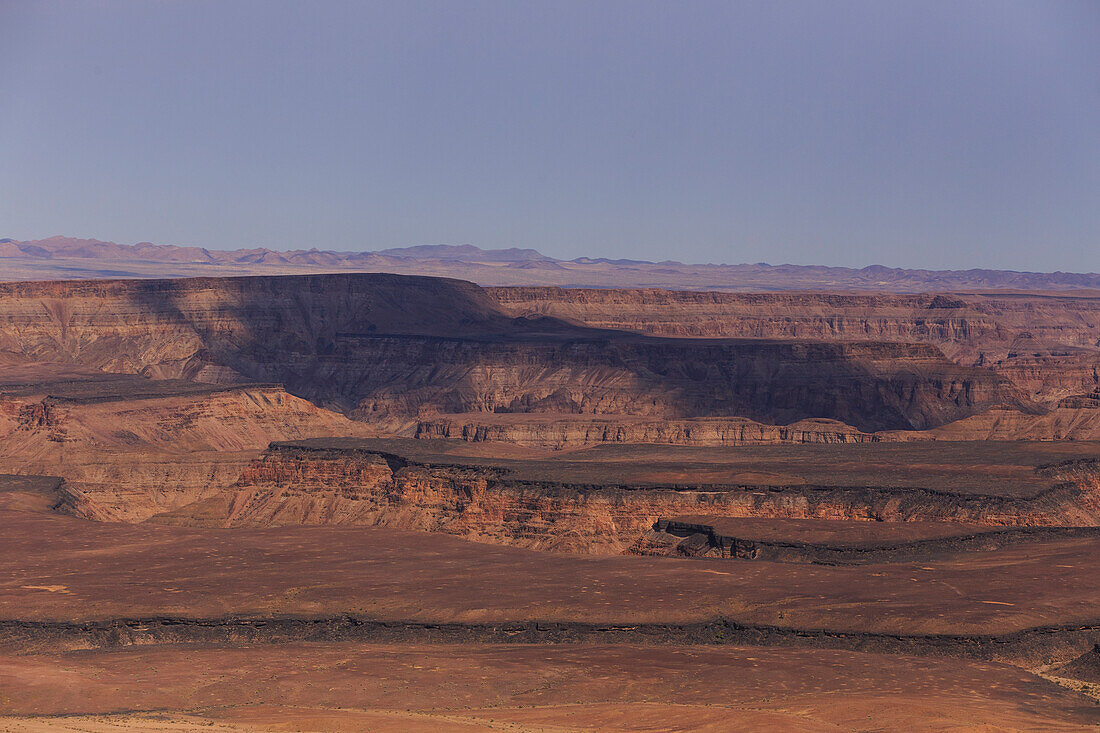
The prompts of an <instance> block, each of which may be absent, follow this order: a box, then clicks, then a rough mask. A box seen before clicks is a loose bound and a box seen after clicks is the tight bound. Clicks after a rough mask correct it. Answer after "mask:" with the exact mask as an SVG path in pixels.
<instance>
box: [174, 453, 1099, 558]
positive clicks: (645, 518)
mask: <svg viewBox="0 0 1100 733" xmlns="http://www.w3.org/2000/svg"><path fill="white" fill-rule="evenodd" d="M1043 470H1045V471H1047V472H1048V474H1049V475H1051V476H1056V477H1061V478H1062V479H1063V480H1062V481H1061V482H1060V483H1056V484H1054V485H1053V486H1051V487H1050V488H1048V489H1045V490H1043V491H1040V492H1039V493H1037V494H1034V495H1032V496H1023V497H1011V496H1002V495H997V496H993V495H983V494H977V493H950V492H946V491H939V490H931V489H921V488H896V489H891V488H874V487H837V486H813V485H797V486H771V485H767V486H764V485H728V486H722V485H707V486H691V485H680V486H677V485H665V486H659V485H653V486H631V485H613V484H603V485H597V484H570V483H561V482H555V481H532V480H524V479H519V478H516V477H515V476H514V475H512V474H511V473H510V471H509V470H508V469H504V468H499V467H493V466H487V465H477V464H463V463H453V464H431V463H420V462H415V461H411V460H409V459H407V458H404V457H401V456H398V455H394V454H388V453H384V452H380V451H377V450H369V449H363V448H323V447H314V446H312V445H307V444H301V443H289V444H276V445H273V446H272V447H271V448H270V449H269V450H268V451H267V452H266V453H265V454H264V455H263V456H262V457H260V458H258V459H257V460H255V461H254V462H253V463H252V464H251V465H250V466H249V467H248V468H247V469H246V470H245V471H244V472H243V473H242V474H241V476H240V479H239V480H238V481H237V482H236V484H235V485H234V486H233V487H232V489H231V490H229V491H227V492H224V493H222V494H221V495H219V496H217V497H213V498H211V499H208V500H206V501H205V502H201V503H199V504H198V505H192V506H184V507H181V508H180V509H178V510H176V511H174V512H171V513H166V514H163V515H160V516H157V517H154V521H157V522H165V523H173V524H205V525H210V524H215V525H220V526H265V527H266V526H277V525H287V524H290V525H294V524H361V525H368V526H375V525H377V526H389V527H396V528H402V529H417V530H425V531H433V532H447V533H450V534H457V535H460V536H463V537H466V538H469V539H473V540H477V541H482V542H492V543H497V544H507V545H516V546H521V547H530V548H536V549H544V550H564V551H571V552H589V553H618V552H626V551H629V550H631V548H634V547H635V546H636V545H637V543H639V542H641V541H644V539H645V536H646V534H647V533H648V532H650V530H651V529H652V528H653V526H654V523H655V522H657V521H658V520H659V519H660V518H661V517H674V516H684V515H692V514H705V515H709V516H720V517H785V518H797V519H844V520H866V521H892V522H909V521H930V522H961V523H966V524H974V525H990V526H1002V527H1012V526H1040V527H1057V526H1097V525H1100V471H1098V470H1097V469H1096V467H1095V462H1094V461H1093V462H1090V461H1075V462H1071V463H1067V464H1064V465H1057V466H1051V467H1048V468H1045V469H1043ZM635 551H637V550H635Z"/></svg>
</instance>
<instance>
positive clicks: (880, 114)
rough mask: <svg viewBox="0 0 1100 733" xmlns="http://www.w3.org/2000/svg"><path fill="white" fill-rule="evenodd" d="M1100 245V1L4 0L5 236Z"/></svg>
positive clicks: (901, 248)
mask: <svg viewBox="0 0 1100 733" xmlns="http://www.w3.org/2000/svg"><path fill="white" fill-rule="evenodd" d="M52 234H66V235H73V236H91V237H98V238H101V239H110V240H115V241H119V242H126V243H133V242H138V241H142V240H149V241H153V242H158V243H171V244H189V245H191V244H193V245H201V246H205V247H210V248H219V249H227V248H236V247H247V246H257V245H263V246H268V247H272V248H276V249H288V248H299V247H303V248H308V247H313V246H316V247H319V248H323V249H343V250H360V249H380V248H385V247H393V246H406V245H413V244H428V243H447V244H475V245H479V246H481V247H509V246H516V247H534V248H537V249H539V250H541V251H543V252H545V253H547V254H550V255H554V256H558V257H576V256H580V255H593V256H609V257H638V258H644V259H654V260H661V259H678V260H683V261H694V262H757V261H767V262H771V263H781V262H792V263H807V264H808V263H823V264H839V265H853V266H863V265H867V264H872V263H881V264H886V265H891V266H907V267H930V268H963V267H976V266H985V267H998V268H1010V269H1030V270H1056V269H1062V270H1076V271H1082V270H1100V2H1098V1H1097V0H1082V1H1081V2H1055V1H1054V0H1035V1H1034V2H1013V1H1011V0H991V1H989V2H964V1H960V0H946V1H944V2H900V1H898V0H870V1H868V2H838V1H830V2H824V1H821V2H817V1H815V2H782V1H776V0H767V1H761V2H724V3H709V2H661V3H653V2H642V1H641V0H629V1H626V2H598V1H595V2H594V1H589V2H575V3H574V2H563V1H562V0H556V1H554V2H545V3H526V2H460V1H456V0H450V1H447V2H410V1H409V0H392V1H391V2H377V3H367V2H348V3H344V2H318V1H316V0H314V1H312V2H295V3H290V2H273V1H272V0H263V1H258V2H237V1H235V0H216V1H215V0H211V1H209V2H205V1H202V0H186V1H183V0H180V1H172V0H138V1H136V2H121V1H119V2H113V1H109V0H100V1H98V2H76V1H67V2H56V3H52V2H30V1H29V0H14V1H10V2H9V1H8V0H0V236H14V237H17V238H20V239H29V238H38V237H44V236H49V235H52Z"/></svg>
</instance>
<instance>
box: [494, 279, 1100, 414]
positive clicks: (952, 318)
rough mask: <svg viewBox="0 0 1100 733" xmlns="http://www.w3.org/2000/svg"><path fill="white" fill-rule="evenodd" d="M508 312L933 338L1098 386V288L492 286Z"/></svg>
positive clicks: (1058, 379) (1063, 391)
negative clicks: (920, 290) (906, 290)
mask: <svg viewBox="0 0 1100 733" xmlns="http://www.w3.org/2000/svg"><path fill="white" fill-rule="evenodd" d="M488 292H489V293H490V294H491V295H492V296H493V297H494V298H495V299H496V301H497V302H498V303H499V304H500V307H501V308H502V309H503V310H505V311H506V312H508V313H510V314H512V315H517V316H518V315H541V316H555V317H559V318H563V319H567V320H571V321H574V322H576V323H584V324H586V325H589V326H593V327H598V328H616V329H624V330H635V331H638V332H641V333H647V334H651V335H659V336H692V337H718V336H721V337H754V338H796V339H815V340H826V341H837V340H865V339H871V340H882V341H904V342H922V343H930V344H935V345H936V346H937V347H939V348H940V349H941V350H942V351H943V352H944V353H945V354H946V355H947V356H948V357H949V358H951V359H953V360H955V361H956V362H957V363H959V364H962V365H966V366H984V367H987V368H991V369H993V370H994V371H996V372H998V373H999V374H1003V375H1004V376H1007V377H1008V378H1010V379H1012V380H1013V381H1014V382H1015V383H1016V384H1017V385H1018V386H1020V387H1022V388H1024V389H1025V390H1027V391H1028V392H1029V393H1030V394H1032V396H1034V397H1035V398H1036V399H1040V400H1043V401H1046V402H1048V403H1050V404H1053V403H1054V402H1056V401H1057V400H1058V399H1060V398H1062V397H1065V396H1067V395H1071V394H1078V393H1082V392H1088V391H1090V390H1092V389H1094V388H1096V387H1097V386H1100V296H1098V295H1097V294H1096V293H1092V292H1083V293H1076V294H1072V293H1059V294H1049V293H1012V292H1005V293H951V294H916V295H897V294H889V293H875V294H870V293H862V294H861V293H718V292H693V291H682V290H655V289H649V290H596V289H583V290H582V289H566V288H519V287H516V288H490V289H488Z"/></svg>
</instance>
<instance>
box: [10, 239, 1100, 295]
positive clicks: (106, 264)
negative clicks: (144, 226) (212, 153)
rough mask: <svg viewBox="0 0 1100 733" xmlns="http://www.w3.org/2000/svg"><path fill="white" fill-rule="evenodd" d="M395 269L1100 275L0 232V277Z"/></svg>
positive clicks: (603, 275) (850, 282)
mask: <svg viewBox="0 0 1100 733" xmlns="http://www.w3.org/2000/svg"><path fill="white" fill-rule="evenodd" d="M321 272H392V273H397V274H403V275H434V276H441V277H454V278H461V279H464V280H470V281H473V282H476V283H478V284H480V285H557V286H562V287H582V288H592V287H602V288H669V289H675V290H685V289H687V290H727V291H769V290H862V291H879V292H895V293H917V292H930V291H973V290H1074V289H1100V274H1097V273H1085V274H1079V273H1067V272H1053V273H1042V272H1013V271H1010V270H906V269H899V268H891V267H884V266H882V265H871V266H869V267H864V268H862V269H855V268H849V267H826V266H822V265H769V264H767V263H757V264H741V265H723V264H717V265H716V264H685V263H682V262H675V261H666V262H645V261H641V260H628V259H619V260H610V259H605V258H591V257H578V258H577V259H574V260H557V259H554V258H552V257H547V256H546V255H543V254H541V253H539V252H537V251H535V250H533V249H516V248H511V249H500V250H485V249H481V248H479V247H474V246H472V245H458V246H455V245H442V244H438V245H421V246H417V247H404V248H396V249H385V250H380V251H377V252H336V251H332V250H321V249H316V248H311V249H298V250H291V251H287V252H279V251H275V250H271V249H266V248H262V247H261V248H253V249H237V250H231V251H219V250H208V249H204V248H201V247H176V246H172V245H157V244H150V243H149V242H141V243H139V244H133V245H128V244H116V243H114V242H103V241H100V240H96V239H75V238H71V237H50V238H49V239H39V240H34V241H16V240H13V239H0V279H2V280H57V279H61V280H72V279H85V278H120V277H122V278H127V277H142V278H148V277H195V276H231V275H289V274H311V273H321Z"/></svg>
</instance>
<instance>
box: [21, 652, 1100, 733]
mask: <svg viewBox="0 0 1100 733" xmlns="http://www.w3.org/2000/svg"><path fill="white" fill-rule="evenodd" d="M0 690H2V694H0V714H2V715H4V716H6V717H3V718H0V731H17V730H18V731H36V730H43V731H45V730H74V731H77V730H79V731H112V730H154V731H190V730H214V731H217V730H221V729H229V730H276V731H329V730H332V731H353V730H371V731H376V730H377V731H406V730H408V731H420V730H423V731H437V730H439V731H450V730H454V731H468V730H511V731H582V730H583V731H593V730H599V731H623V732H626V731H632V732H633V731H689V730H690V731H742V730H743V731H759V730H776V731H837V730H908V731H961V730H983V731H1010V730H1034V731H1038V730H1043V731H1071V730H1082V729H1084V728H1086V727H1089V726H1091V725H1094V724H1096V723H1098V722H1100V706H1097V705H1096V704H1095V703H1092V702H1090V701H1088V700H1086V699H1085V698H1082V697H1080V696H1077V695H1075V694H1074V693H1072V692H1069V691H1067V690H1064V689H1062V688H1060V687H1058V686H1056V685H1053V684H1051V683H1049V682H1047V681H1045V680H1042V679H1040V678H1038V677H1035V676H1033V675H1030V674H1028V673H1026V672H1024V671H1022V670H1019V669H1016V668H1013V667H1009V666H1005V665H1000V664H991V663H981V662H963V661H959V660H945V659H929V658H917V657H907V656H882V655H877V654H866V653H858V652H840V651H826V650H795V649H768V648H741V647H638V646H587V645H575V646H508V645H473V646H468V645H464V646H448V645H430V646H402V645H362V644H352V643H339V644H288V645H271V646H264V647H252V648H237V649H209V648H195V647H183V648H181V647H168V646H164V647H145V648H131V649H125V650H120V651H82V652H67V653H59V654H47V655H33V656H18V655H12V656H0Z"/></svg>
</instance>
